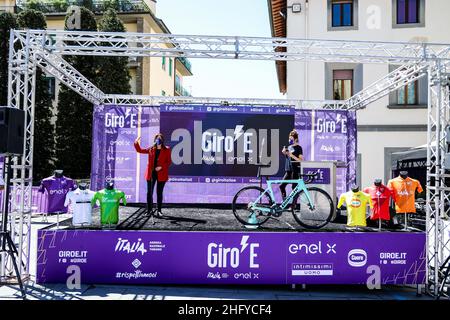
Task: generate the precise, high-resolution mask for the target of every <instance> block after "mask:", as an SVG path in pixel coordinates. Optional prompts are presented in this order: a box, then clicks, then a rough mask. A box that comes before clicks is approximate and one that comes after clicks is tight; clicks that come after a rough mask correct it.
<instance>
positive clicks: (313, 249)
mask: <svg viewBox="0 0 450 320" xmlns="http://www.w3.org/2000/svg"><path fill="white" fill-rule="evenodd" d="M37 259H38V260H37V281H38V283H66V281H67V279H68V277H77V275H79V276H80V281H81V282H82V283H111V284H113V283H117V284H169V283H176V284H295V283H301V284H365V283H367V282H368V281H369V282H370V283H381V284H400V285H404V284H423V283H424V282H425V274H426V258H425V234H423V233H332V232H315V233H269V232H264V233H262V232H261V233H260V232H250V233H243V232H156V231H87V230H78V231H76V230H66V231H64V230H60V231H50V230H39V232H38V256H37ZM72 279H73V278H72Z"/></svg>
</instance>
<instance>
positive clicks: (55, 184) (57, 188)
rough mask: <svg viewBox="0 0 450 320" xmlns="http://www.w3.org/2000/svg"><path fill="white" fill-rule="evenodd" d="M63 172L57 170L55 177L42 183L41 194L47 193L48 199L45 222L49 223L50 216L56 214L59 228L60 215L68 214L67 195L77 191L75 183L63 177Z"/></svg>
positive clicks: (44, 215) (48, 178)
mask: <svg viewBox="0 0 450 320" xmlns="http://www.w3.org/2000/svg"><path fill="white" fill-rule="evenodd" d="M62 173H63V171H62V170H55V174H54V175H53V176H50V177H47V178H45V179H43V180H42V181H41V185H40V187H39V192H42V193H44V192H46V193H47V197H48V206H47V210H46V212H44V214H43V216H42V220H43V221H48V214H56V224H57V225H58V226H59V215H60V214H64V213H67V206H65V205H64V202H65V199H66V195H67V193H68V192H69V191H73V190H75V189H76V185H75V182H74V181H73V180H72V179H71V178H68V177H65V176H63V174H62Z"/></svg>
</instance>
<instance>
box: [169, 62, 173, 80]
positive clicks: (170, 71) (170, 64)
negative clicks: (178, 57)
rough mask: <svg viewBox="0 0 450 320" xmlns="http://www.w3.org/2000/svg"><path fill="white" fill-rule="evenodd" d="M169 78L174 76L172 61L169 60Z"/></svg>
mask: <svg viewBox="0 0 450 320" xmlns="http://www.w3.org/2000/svg"><path fill="white" fill-rule="evenodd" d="M169 76H172V59H169Z"/></svg>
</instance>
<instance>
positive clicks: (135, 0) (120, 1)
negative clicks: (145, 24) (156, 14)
mask: <svg viewBox="0 0 450 320" xmlns="http://www.w3.org/2000/svg"><path fill="white" fill-rule="evenodd" d="M84 2H85V1H84V0H26V1H17V6H18V8H19V9H26V8H29V9H35V10H39V11H42V12H43V13H47V14H63V13H66V12H67V9H68V8H69V7H70V6H72V5H77V6H83V3H84ZM109 8H113V9H115V10H116V11H117V12H119V13H145V12H150V8H149V7H148V6H147V5H146V4H145V2H144V1H142V0H104V1H103V0H94V1H92V8H89V9H90V10H91V11H93V12H94V13H102V12H105V11H106V10H107V9H109Z"/></svg>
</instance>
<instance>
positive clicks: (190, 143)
mask: <svg viewBox="0 0 450 320" xmlns="http://www.w3.org/2000/svg"><path fill="white" fill-rule="evenodd" d="M293 127H295V128H296V129H297V130H298V131H299V133H300V144H301V145H302V147H303V151H304V157H305V160H311V161H321V160H341V161H344V162H346V163H347V164H348V168H344V169H338V173H337V175H338V177H337V192H338V194H340V193H342V192H344V191H345V190H346V189H347V188H348V186H349V185H350V184H352V183H353V182H354V181H355V178H356V118H355V113H353V112H347V111H333V110H330V111H311V110H301V111H294V110H293V109H291V108H283V107H278V108H275V107H270V108H269V107H253V106H211V105H195V106H189V105H181V106H180V105H163V106H161V107H150V106H146V107H137V106H136V107H135V106H96V108H95V112H94V128H93V137H94V138H93V151H92V176H91V184H92V187H91V188H92V189H93V190H99V189H102V188H103V186H104V181H105V180H107V179H111V180H113V181H114V182H115V185H116V188H118V189H120V190H122V191H124V192H125V194H126V196H127V200H128V201H129V202H146V190H147V186H146V181H145V179H144V173H145V169H146V165H147V155H138V154H137V153H136V152H135V150H134V147H133V142H134V140H135V139H136V137H137V136H141V137H142V139H141V145H142V146H143V147H147V146H149V145H151V143H152V142H153V137H154V135H155V134H156V133H158V132H160V131H161V132H163V133H164V135H165V138H166V142H167V144H168V145H170V146H171V147H172V159H173V162H174V163H173V164H172V166H171V168H170V170H169V174H170V182H169V183H168V184H167V185H166V188H165V192H164V202H166V203H230V202H231V201H232V199H233V196H234V195H235V193H236V192H237V191H238V190H239V189H241V188H242V187H244V186H246V185H248V184H249V183H255V184H257V183H259V179H258V178H256V173H257V168H256V166H254V165H253V164H255V163H270V164H271V167H270V168H269V169H264V170H268V172H269V171H270V175H273V176H280V175H281V174H282V173H283V170H284V159H283V158H282V157H281V156H280V151H281V148H282V146H283V145H287V144H288V143H287V138H288V133H289V131H290V130H291V129H292V128H293ZM205 133H206V136H205V135H204V134H205ZM205 137H206V138H205ZM205 150H213V151H212V152H207V151H205ZM325 174H326V173H325Z"/></svg>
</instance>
